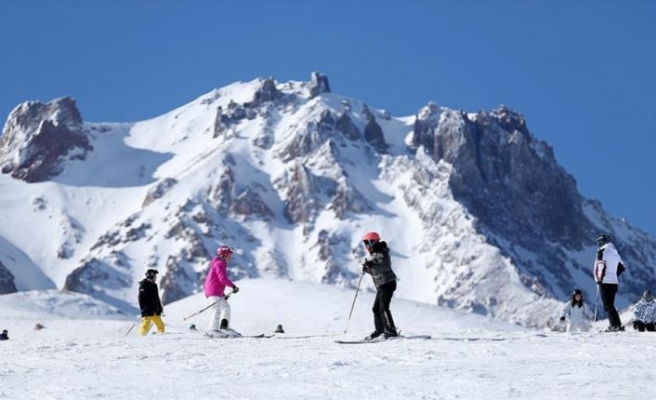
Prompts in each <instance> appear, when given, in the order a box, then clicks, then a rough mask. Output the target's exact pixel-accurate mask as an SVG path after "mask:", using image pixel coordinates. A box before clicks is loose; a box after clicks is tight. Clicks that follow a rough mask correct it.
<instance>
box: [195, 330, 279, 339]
mask: <svg viewBox="0 0 656 400" xmlns="http://www.w3.org/2000/svg"><path fill="white" fill-rule="evenodd" d="M205 336H207V337H208V338H210V339H268V338H272V337H273V336H275V335H267V334H264V333H262V334H259V335H235V334H232V333H226V332H221V331H218V332H205Z"/></svg>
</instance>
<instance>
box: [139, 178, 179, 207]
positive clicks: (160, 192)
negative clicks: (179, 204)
mask: <svg viewBox="0 0 656 400" xmlns="http://www.w3.org/2000/svg"><path fill="white" fill-rule="evenodd" d="M176 183H178V181H177V180H176V179H173V178H166V179H164V180H163V181H161V182H159V183H158V184H157V185H156V186H154V187H152V188H151V189H150V190H148V193H147V194H146V198H145V199H144V201H143V204H142V207H146V206H148V205H149V204H150V203H152V202H153V201H155V200H157V199H159V198H160V197H162V196H164V194H166V192H168V191H169V190H170V189H171V188H172V187H173V186H175V184H176Z"/></svg>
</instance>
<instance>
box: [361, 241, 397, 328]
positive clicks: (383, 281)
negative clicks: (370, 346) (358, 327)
mask: <svg viewBox="0 0 656 400" xmlns="http://www.w3.org/2000/svg"><path fill="white" fill-rule="evenodd" d="M362 241H363V243H364V245H365V248H366V249H367V252H368V253H369V258H366V259H365V261H364V263H363V264H362V272H366V273H368V274H370V275H371V277H372V278H373V280H374V285H376V299H375V300H374V307H373V309H372V311H373V312H374V326H375V328H376V330H375V331H373V332H371V334H370V335H369V336H367V337H366V338H365V340H372V339H375V338H377V337H378V336H380V335H383V336H384V337H385V338H386V339H387V338H388V337H393V336H398V333H397V332H396V326H395V325H394V319H393V318H392V312H391V311H390V303H391V302H392V296H393V295H394V291H395V290H396V275H395V274H394V271H392V260H391V258H390V255H389V248H388V247H387V243H385V242H384V241H381V240H380V235H378V233H376V232H369V233H367V234H365V235H364V237H363V238H362Z"/></svg>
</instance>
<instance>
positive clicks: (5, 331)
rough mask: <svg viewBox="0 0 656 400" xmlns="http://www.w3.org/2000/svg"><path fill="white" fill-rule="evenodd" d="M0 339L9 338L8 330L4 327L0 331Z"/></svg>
mask: <svg viewBox="0 0 656 400" xmlns="http://www.w3.org/2000/svg"><path fill="white" fill-rule="evenodd" d="M0 340H9V332H7V330H6V329H5V330H3V331H2V333H0Z"/></svg>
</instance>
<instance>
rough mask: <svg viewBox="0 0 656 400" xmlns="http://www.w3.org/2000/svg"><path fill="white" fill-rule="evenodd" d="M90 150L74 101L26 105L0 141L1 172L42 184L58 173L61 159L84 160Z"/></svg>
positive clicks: (16, 111) (12, 118) (13, 115)
mask: <svg viewBox="0 0 656 400" xmlns="http://www.w3.org/2000/svg"><path fill="white" fill-rule="evenodd" d="M90 150H92V147H91V145H90V144H89V139H88V137H87V135H86V134H85V133H84V132H83V125H82V117H81V116H80V112H79V111H78V109H77V107H76V105H75V101H74V100H73V99H71V98H70V97H63V98H60V99H57V100H53V101H51V102H49V103H46V104H44V103H42V102H27V103H23V104H21V105H19V106H18V107H16V108H15V109H14V110H13V111H12V112H11V114H10V115H9V119H8V120H7V123H6V124H5V127H4V129H3V134H2V137H0V168H1V171H2V173H4V174H11V175H12V176H13V177H14V178H17V179H22V180H24V181H26V182H41V181H46V180H48V179H50V178H52V177H54V176H56V175H57V174H59V173H60V172H61V166H60V164H61V161H62V159H63V158H64V157H68V158H70V159H84V158H85V156H86V153H87V151H90Z"/></svg>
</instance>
